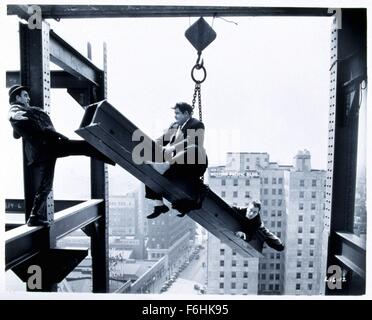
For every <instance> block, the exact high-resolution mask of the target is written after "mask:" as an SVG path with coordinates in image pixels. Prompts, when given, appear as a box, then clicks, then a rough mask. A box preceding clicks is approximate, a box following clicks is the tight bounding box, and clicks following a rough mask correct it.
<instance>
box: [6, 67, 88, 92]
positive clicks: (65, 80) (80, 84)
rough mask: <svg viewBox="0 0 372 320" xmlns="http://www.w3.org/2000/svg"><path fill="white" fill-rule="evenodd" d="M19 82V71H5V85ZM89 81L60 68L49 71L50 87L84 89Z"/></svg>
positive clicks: (9, 85)
mask: <svg viewBox="0 0 372 320" xmlns="http://www.w3.org/2000/svg"><path fill="white" fill-rule="evenodd" d="M20 82H21V75H20V72H19V71H7V72H6V87H7V88H10V87H11V86H13V85H15V84H19V83H20ZM89 86H90V83H89V81H87V80H84V79H78V78H77V77H74V76H73V75H71V74H70V73H68V72H66V71H62V70H53V71H51V72H50V87H51V88H52V89H86V88H89Z"/></svg>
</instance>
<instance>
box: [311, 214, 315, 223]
mask: <svg viewBox="0 0 372 320" xmlns="http://www.w3.org/2000/svg"><path fill="white" fill-rule="evenodd" d="M311 221H312V222H314V221H315V216H314V215H313V214H312V215H311Z"/></svg>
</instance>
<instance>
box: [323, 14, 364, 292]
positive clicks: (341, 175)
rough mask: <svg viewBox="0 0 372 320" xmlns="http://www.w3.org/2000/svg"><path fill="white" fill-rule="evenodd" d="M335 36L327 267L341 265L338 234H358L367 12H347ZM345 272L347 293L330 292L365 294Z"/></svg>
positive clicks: (327, 212)
mask: <svg viewBox="0 0 372 320" xmlns="http://www.w3.org/2000/svg"><path fill="white" fill-rule="evenodd" d="M333 34H334V37H333V40H334V41H335V42H333V43H332V46H333V48H332V49H333V50H334V52H333V54H332V59H333V63H332V67H333V69H331V104H330V116H329V119H330V124H329V143H328V174H327V185H326V192H327V200H326V219H327V222H326V228H329V241H328V257H327V267H329V266H331V265H339V261H338V260H337V258H336V255H338V254H340V253H342V241H343V240H342V239H340V237H339V236H338V235H337V234H336V232H349V233H353V222H354V204H355V183H356V163H357V145H358V120H359V119H358V110H359V91H360V89H359V85H360V83H361V82H362V81H363V80H364V79H365V78H366V10H363V9H343V10H342V25H341V29H339V30H334V31H333ZM336 43H337V45H336ZM336 51H337V52H336ZM336 68H337V71H336ZM356 265H359V263H356ZM344 271H347V274H346V280H347V281H346V283H344V284H343V285H342V289H337V290H335V289H330V288H329V287H328V286H326V293H327V294H332V295H336V294H350V293H356V294H357V293H362V292H363V291H364V286H363V285H361V281H360V279H359V278H357V277H355V275H353V272H352V271H351V270H347V269H344Z"/></svg>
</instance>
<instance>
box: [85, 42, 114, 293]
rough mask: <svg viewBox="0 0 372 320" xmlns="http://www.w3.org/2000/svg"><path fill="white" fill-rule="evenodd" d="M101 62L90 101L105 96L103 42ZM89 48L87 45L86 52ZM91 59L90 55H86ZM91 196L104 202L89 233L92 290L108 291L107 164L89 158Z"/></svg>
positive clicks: (105, 56) (105, 55) (105, 79)
mask: <svg viewBox="0 0 372 320" xmlns="http://www.w3.org/2000/svg"><path fill="white" fill-rule="evenodd" d="M103 50H104V52H103V60H104V61H103V63H104V73H103V78H102V79H101V83H100V84H101V86H100V88H99V90H98V92H97V88H93V91H92V92H91V97H90V99H91V102H94V101H99V100H103V99H106V97H107V50H106V44H104V49H103ZM89 53H91V49H89V47H88V54H89ZM88 58H89V59H91V56H90V57H88ZM90 170H91V171H90V172H91V197H92V198H93V199H103V200H104V202H103V204H102V206H101V207H100V215H101V216H102V217H101V218H100V219H99V220H98V221H97V223H95V224H94V228H92V234H91V250H92V277H93V292H109V291H110V288H109V256H108V248H109V247H108V242H109V241H108V237H109V232H108V231H109V230H108V228H109V221H108V212H109V211H108V210H109V203H108V171H107V165H106V164H105V163H103V162H101V161H98V160H95V159H91V169H90Z"/></svg>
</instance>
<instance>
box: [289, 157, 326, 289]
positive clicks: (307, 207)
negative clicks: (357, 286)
mask: <svg viewBox="0 0 372 320" xmlns="http://www.w3.org/2000/svg"><path fill="white" fill-rule="evenodd" d="M310 160H311V158H310V153H309V152H308V151H304V152H299V153H298V154H297V155H296V157H295V166H294V168H293V169H292V170H290V171H288V172H286V173H285V176H286V177H285V194H286V207H287V232H286V246H287V249H286V250H285V281H284V294H291V295H293V294H296V295H314V294H320V292H321V290H322V288H323V287H324V279H323V278H322V275H321V274H322V266H321V259H322V255H323V252H325V251H326V250H323V241H322V236H323V227H324V212H325V180H326V172H325V171H324V170H313V169H311V163H310Z"/></svg>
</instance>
